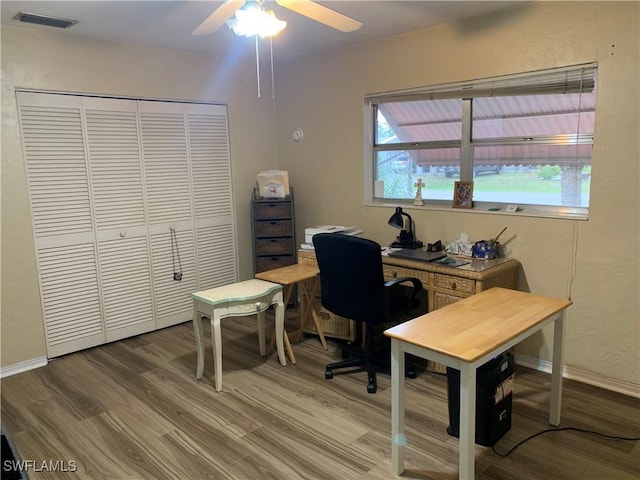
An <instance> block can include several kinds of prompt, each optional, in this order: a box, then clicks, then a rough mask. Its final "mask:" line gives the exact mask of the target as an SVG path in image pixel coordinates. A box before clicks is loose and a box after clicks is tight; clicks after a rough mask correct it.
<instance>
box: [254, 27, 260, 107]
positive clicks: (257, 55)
mask: <svg viewBox="0 0 640 480" xmlns="http://www.w3.org/2000/svg"><path fill="white" fill-rule="evenodd" d="M254 37H255V39H256V78H257V79H258V98H260V49H259V48H258V35H254Z"/></svg>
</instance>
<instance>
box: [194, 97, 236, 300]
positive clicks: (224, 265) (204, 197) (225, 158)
mask: <svg viewBox="0 0 640 480" xmlns="http://www.w3.org/2000/svg"><path fill="white" fill-rule="evenodd" d="M187 117H188V123H189V128H188V131H189V149H190V153H191V155H190V157H191V175H192V183H193V204H194V210H195V224H196V244H197V258H198V262H197V274H198V279H199V288H200V289H206V288H213V287H218V286H220V285H226V284H228V283H233V282H235V281H237V278H238V267H237V252H236V238H235V228H234V226H233V225H234V223H233V218H234V215H233V203H232V195H231V162H230V154H229V140H228V139H229V131H228V122H227V109H226V107H224V106H221V105H188V106H187Z"/></svg>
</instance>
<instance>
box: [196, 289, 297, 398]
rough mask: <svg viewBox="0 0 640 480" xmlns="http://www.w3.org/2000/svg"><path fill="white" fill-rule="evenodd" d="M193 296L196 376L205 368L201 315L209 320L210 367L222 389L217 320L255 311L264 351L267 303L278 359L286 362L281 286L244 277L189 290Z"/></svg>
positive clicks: (216, 382) (218, 388) (264, 350)
mask: <svg viewBox="0 0 640 480" xmlns="http://www.w3.org/2000/svg"><path fill="white" fill-rule="evenodd" d="M191 297H192V298H193V330H194V333H195V337H196V347H197V351H198V360H197V364H196V378H197V379H200V378H202V373H203V371H204V341H203V338H202V316H203V315H204V316H207V317H209V318H210V319H211V337H212V343H213V369H214V374H215V389H216V391H218V392H219V391H221V390H222V333H221V331H220V320H222V319H223V318H226V317H241V316H246V315H253V314H257V316H258V342H259V346H260V355H262V356H264V355H265V354H266V345H265V325H264V312H265V310H267V309H268V308H269V306H270V305H275V310H276V315H275V324H276V325H275V330H276V345H277V350H278V359H279V360H280V365H282V366H284V365H286V364H287V359H286V358H285V354H284V345H283V341H282V337H283V333H284V303H283V302H282V286H281V285H279V284H277V283H271V282H265V281H263V280H255V279H253V280H246V281H244V282H238V283H232V284H229V285H224V286H222V287H217V288H212V289H209V290H202V291H200V292H196V293H192V294H191Z"/></svg>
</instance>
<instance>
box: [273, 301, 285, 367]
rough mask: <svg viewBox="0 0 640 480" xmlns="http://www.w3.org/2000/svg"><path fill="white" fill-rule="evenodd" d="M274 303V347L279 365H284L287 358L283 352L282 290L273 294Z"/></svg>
mask: <svg viewBox="0 0 640 480" xmlns="http://www.w3.org/2000/svg"><path fill="white" fill-rule="evenodd" d="M274 300H275V302H276V303H275V305H276V319H275V323H276V325H275V327H276V333H275V337H276V349H277V350H278V358H279V360H280V365H282V366H284V365H286V364H287V358H286V357H285V354H284V342H283V337H284V303H283V301H282V292H278V293H276V295H275V296H274Z"/></svg>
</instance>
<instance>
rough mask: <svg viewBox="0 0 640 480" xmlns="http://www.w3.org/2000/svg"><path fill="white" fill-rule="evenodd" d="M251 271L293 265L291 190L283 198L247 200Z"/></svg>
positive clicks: (255, 196)
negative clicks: (249, 209)
mask: <svg viewBox="0 0 640 480" xmlns="http://www.w3.org/2000/svg"><path fill="white" fill-rule="evenodd" d="M251 227H252V234H253V259H254V261H253V266H254V272H255V273H259V272H264V271H266V270H273V269H274V268H280V267H286V266H287V265H292V264H294V263H296V248H295V225H294V212H293V188H290V189H289V195H288V196H287V197H286V198H282V199H280V198H262V197H260V196H258V192H257V191H256V190H254V191H253V194H252V197H251Z"/></svg>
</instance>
